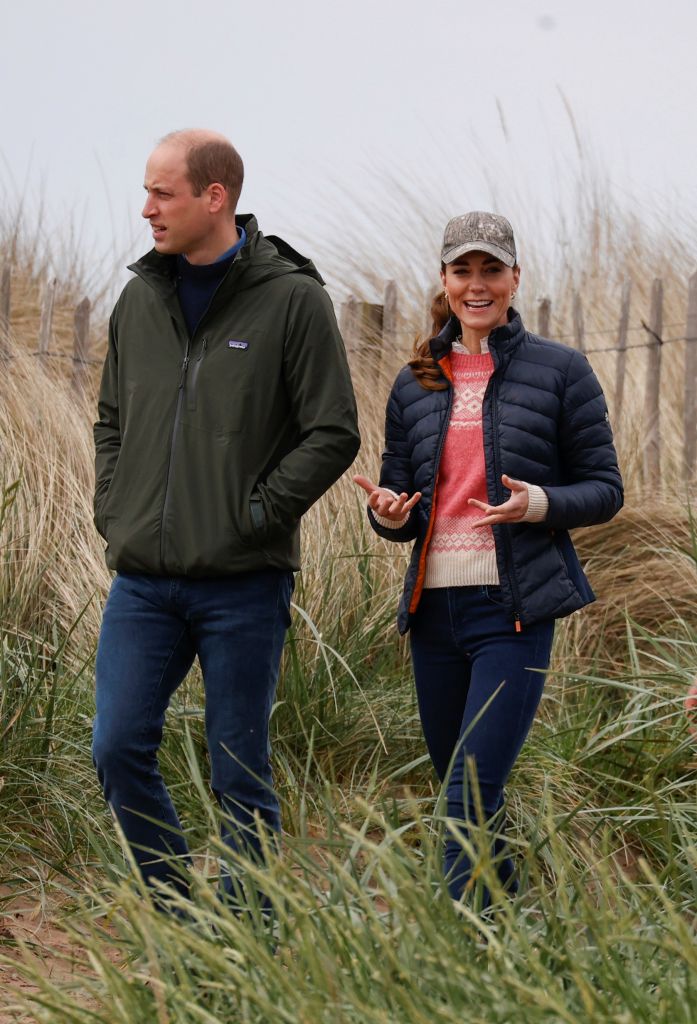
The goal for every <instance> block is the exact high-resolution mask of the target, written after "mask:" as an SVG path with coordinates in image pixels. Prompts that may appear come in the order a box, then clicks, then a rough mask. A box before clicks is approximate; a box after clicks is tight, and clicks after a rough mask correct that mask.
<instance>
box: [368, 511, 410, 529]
mask: <svg viewBox="0 0 697 1024" xmlns="http://www.w3.org/2000/svg"><path fill="white" fill-rule="evenodd" d="M410 515H411V513H410V512H407V514H406V515H405V517H404V519H398V520H394V519H385V518H383V516H376V515H375V513H374V512H373V519H374V520H375V522H376V523H378V525H379V526H386V527H387V529H388V530H401V529H402V527H403V526H404V524H405V523H408V522H409V516H410Z"/></svg>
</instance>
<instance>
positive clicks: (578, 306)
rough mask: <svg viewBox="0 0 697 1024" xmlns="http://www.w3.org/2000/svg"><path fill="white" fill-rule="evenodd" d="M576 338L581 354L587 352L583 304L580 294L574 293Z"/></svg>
mask: <svg viewBox="0 0 697 1024" xmlns="http://www.w3.org/2000/svg"><path fill="white" fill-rule="evenodd" d="M574 338H575V340H576V347H577V348H578V349H579V351H580V352H585V351H586V328H585V326H584V323H583V304H582V302H581V296H580V295H579V293H578V292H574Z"/></svg>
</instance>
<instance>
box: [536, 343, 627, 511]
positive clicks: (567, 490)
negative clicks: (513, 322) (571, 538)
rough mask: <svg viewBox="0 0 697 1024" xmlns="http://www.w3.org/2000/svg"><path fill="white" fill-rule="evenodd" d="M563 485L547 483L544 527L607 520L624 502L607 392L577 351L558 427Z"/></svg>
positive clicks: (571, 363) (572, 360) (574, 354)
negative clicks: (605, 392) (547, 507)
mask: <svg viewBox="0 0 697 1024" xmlns="http://www.w3.org/2000/svg"><path fill="white" fill-rule="evenodd" d="M558 441H559V471H560V477H561V479H562V480H563V481H564V483H563V484H562V485H561V486H555V487H547V486H545V488H544V489H545V491H546V493H547V497H548V498H549V511H548V513H547V516H546V517H545V522H544V525H545V526H546V527H552V528H553V529H564V530H570V529H573V528H574V527H577V526H591V525H593V524H594V523H604V522H607V521H608V520H609V519H612V517H613V516H614V515H616V514H617V512H619V510H620V509H621V508H622V504H623V502H624V492H623V487H622V477H621V476H620V471H619V467H618V465H617V453H616V452H615V446H614V444H613V440H612V429H611V427H610V421H609V418H608V412H607V405H606V402H605V396H604V395H603V391H602V388H601V387H600V383H599V381H598V378H597V377H596V376H595V374H594V372H593V370H592V369H591V366H590V363H589V362H588V360H587V359H586V357H585V356H584V355H583V354H582V353H580V352H573V353H572V356H571V359H570V362H569V367H568V371H567V380H566V389H565V393H564V398H563V405H562V413H561V418H560V422H559V429H558Z"/></svg>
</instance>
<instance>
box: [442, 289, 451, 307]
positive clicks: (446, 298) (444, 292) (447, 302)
mask: <svg viewBox="0 0 697 1024" xmlns="http://www.w3.org/2000/svg"><path fill="white" fill-rule="evenodd" d="M443 298H444V299H445V304H446V306H449V305H450V299H449V298H448V293H447V292H446V290H445V288H444V289H443Z"/></svg>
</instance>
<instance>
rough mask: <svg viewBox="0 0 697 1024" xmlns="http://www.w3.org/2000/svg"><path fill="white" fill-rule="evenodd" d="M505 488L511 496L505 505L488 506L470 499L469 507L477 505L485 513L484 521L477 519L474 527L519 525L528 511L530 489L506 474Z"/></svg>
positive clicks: (504, 476)
mask: <svg viewBox="0 0 697 1024" xmlns="http://www.w3.org/2000/svg"><path fill="white" fill-rule="evenodd" d="M501 479H502V480H503V485H504V487H508V489H509V490H510V492H511V496H510V498H509V499H508V501H504V503H503V505H486V504H485V503H484V502H483V501H478V500H477V498H468V499H467V504H468V505H475V506H476V507H477V508H480V509H481V510H482V512H484V513H485V515H484V518H483V519H477V521H476V522H474V523H472V526H493V525H495V524H497V523H519V522H520V521H521V519H522V518H523V516H524V515H525V513H526V512H527V510H528V501H529V498H528V489H527V487H526V486H525V484H524V483H521V481H520V480H513V479H512V477H510V476H506V474H505V473H504V474H503V476H502V477H501Z"/></svg>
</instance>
